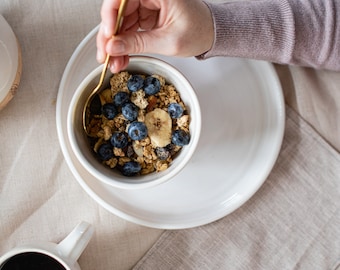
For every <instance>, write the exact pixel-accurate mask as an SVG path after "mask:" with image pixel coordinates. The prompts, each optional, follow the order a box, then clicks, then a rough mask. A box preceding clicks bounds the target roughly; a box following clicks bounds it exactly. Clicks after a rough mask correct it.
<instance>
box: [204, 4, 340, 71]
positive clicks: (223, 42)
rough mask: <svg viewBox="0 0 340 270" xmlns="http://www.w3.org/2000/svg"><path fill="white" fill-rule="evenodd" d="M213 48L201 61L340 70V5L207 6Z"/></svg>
mask: <svg viewBox="0 0 340 270" xmlns="http://www.w3.org/2000/svg"><path fill="white" fill-rule="evenodd" d="M206 4H207V5H208V7H209V8H210V11H211V13H212V15H213V20H214V27H215V41H214V44H213V47H212V48H211V49H210V50H209V51H208V52H206V53H205V54H203V55H201V56H199V57H198V58H200V59H206V58H209V57H213V56H232V57H245V58H252V59H260V60H266V61H270V62H275V63H281V64H293V65H302V66H309V67H314V68H323V69H331V70H340V0H255V1H233V2H226V3H222V4H213V3H209V2H206Z"/></svg>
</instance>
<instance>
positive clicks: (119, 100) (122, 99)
mask: <svg viewBox="0 0 340 270" xmlns="http://www.w3.org/2000/svg"><path fill="white" fill-rule="evenodd" d="M129 100H130V97H129V94H128V93H126V92H118V93H117V94H115V96H114V98H113V103H114V104H115V105H116V106H117V107H120V106H122V105H124V104H125V103H126V102H128V101H129Z"/></svg>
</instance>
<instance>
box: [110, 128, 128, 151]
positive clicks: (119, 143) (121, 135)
mask: <svg viewBox="0 0 340 270" xmlns="http://www.w3.org/2000/svg"><path fill="white" fill-rule="evenodd" d="M110 142H111V144H112V146H114V147H117V148H125V147H126V146H127V145H128V142H129V137H128V135H127V134H126V132H115V133H113V134H112V137H111V138H110Z"/></svg>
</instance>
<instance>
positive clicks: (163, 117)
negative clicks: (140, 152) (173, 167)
mask: <svg viewBox="0 0 340 270" xmlns="http://www.w3.org/2000/svg"><path fill="white" fill-rule="evenodd" d="M145 125H146V127H147V128H148V135H149V137H150V139H151V143H152V144H153V145H154V146H155V147H165V146H167V145H168V144H169V143H170V142H171V129H172V120H171V117H170V116H169V114H168V113H167V112H166V111H164V110H162V109H159V108H156V109H154V110H153V111H151V112H149V113H147V114H146V115H145Z"/></svg>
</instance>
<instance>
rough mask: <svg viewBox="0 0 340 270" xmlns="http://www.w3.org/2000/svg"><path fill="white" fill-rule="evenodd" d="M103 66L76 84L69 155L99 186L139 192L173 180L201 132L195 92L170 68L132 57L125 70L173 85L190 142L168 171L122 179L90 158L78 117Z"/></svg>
mask: <svg viewBox="0 0 340 270" xmlns="http://www.w3.org/2000/svg"><path fill="white" fill-rule="evenodd" d="M102 70H103V65H100V66H98V67H97V68H96V69H94V70H93V71H92V72H91V73H90V74H89V75H88V76H87V77H86V78H85V80H83V81H82V83H81V84H80V85H79V87H78V88H77V90H76V91H75V93H74V95H73V97H72V100H71V103H70V106H69V113H68V119H67V120H68V126H67V131H68V141H69V143H70V145H71V149H72V152H73V153H74V154H75V156H76V157H77V159H78V161H79V163H80V164H82V166H83V168H85V170H87V171H88V172H89V173H90V174H92V175H93V176H94V177H95V178H96V179H98V180H100V181H102V182H103V183H105V184H107V185H110V186H113V187H117V188H122V189H142V188H149V187H153V186H156V185H159V184H162V183H164V182H166V181H169V180H171V179H172V178H173V177H175V176H176V175H177V174H178V173H179V172H180V171H181V170H182V169H183V168H184V167H185V166H186V165H187V163H188V162H189V161H190V159H191V157H192V155H193V153H194V152H195V150H196V147H197V144H198V141H199V137H200V133H201V111H200V105H199V102H198V100H197V96H196V93H195V91H194V89H193V88H192V86H191V84H190V83H189V82H188V81H187V79H186V78H185V77H184V76H183V75H182V74H181V73H180V72H179V71H178V70H176V69H175V68H174V67H173V66H171V65H169V64H168V63H166V62H164V61H161V60H159V59H157V58H154V57H146V56H133V57H131V58H130V63H129V66H128V67H127V68H126V70H127V71H130V72H134V73H137V74H149V75H152V74H157V75H160V76H162V77H163V78H164V79H165V80H166V81H167V83H170V84H172V85H174V86H175V87H176V89H177V91H178V92H179V93H180V96H181V99H182V101H183V102H184V104H185V105H186V108H187V110H188V113H189V114H190V117H191V121H190V125H189V127H190V142H189V144H188V145H185V146H184V147H183V148H182V149H181V151H180V152H179V153H178V154H177V155H176V158H174V160H173V161H172V162H171V164H170V166H169V168H167V169H166V170H164V171H162V172H154V173H150V174H146V175H139V176H134V177H126V176H124V175H122V174H121V172H118V170H117V169H110V168H109V167H108V166H104V165H103V164H101V162H98V159H97V158H96V157H95V156H94V154H93V150H92V149H90V147H89V143H88V137H87V136H86V134H85V132H84V129H83V125H82V120H83V119H82V116H83V109H84V107H85V103H86V101H87V98H88V96H89V93H90V92H92V91H93V89H94V88H95V87H96V86H97V84H98V82H99V78H100V75H101V73H102ZM111 77H112V73H111V72H109V71H108V72H107V73H106V76H105V80H104V83H103V86H102V88H101V89H102V90H103V89H105V88H107V86H108V85H109V80H110V78H111Z"/></svg>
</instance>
